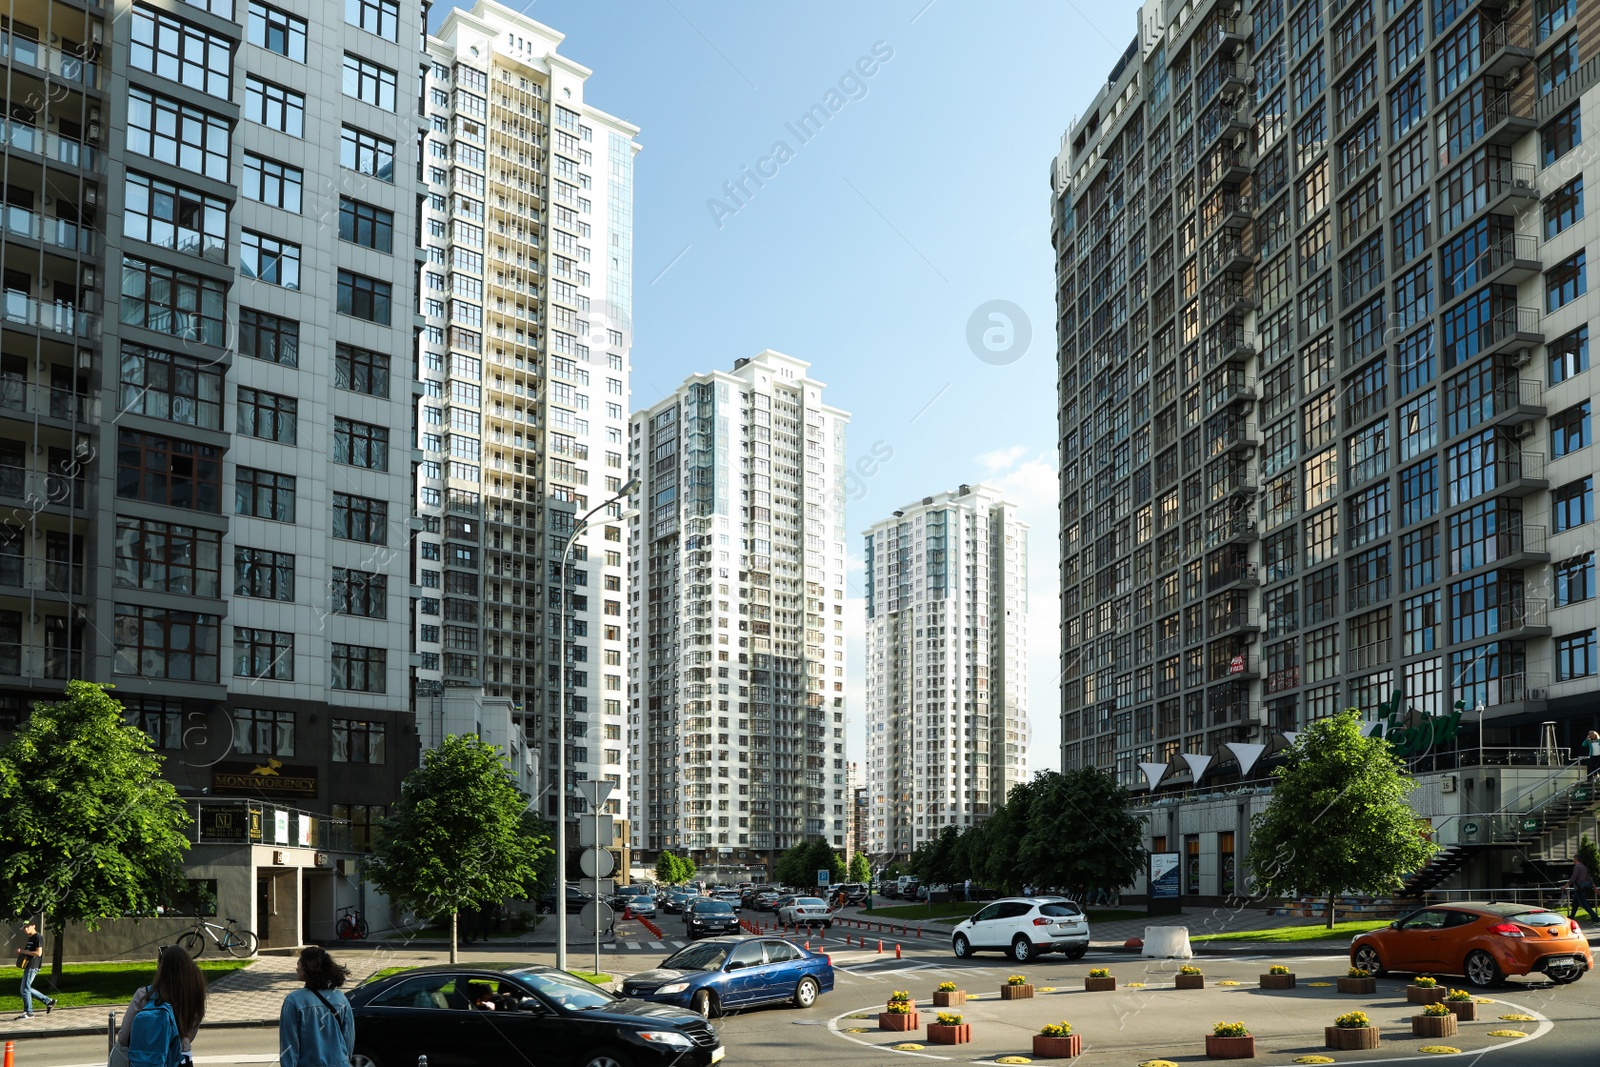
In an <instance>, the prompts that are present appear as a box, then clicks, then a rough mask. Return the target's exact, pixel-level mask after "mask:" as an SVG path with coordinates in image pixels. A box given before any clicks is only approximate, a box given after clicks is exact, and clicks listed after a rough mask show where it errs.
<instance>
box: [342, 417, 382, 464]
mask: <svg viewBox="0 0 1600 1067" xmlns="http://www.w3.org/2000/svg"><path fill="white" fill-rule="evenodd" d="M333 461H334V462H335V463H348V464H349V465H350V466H352V467H365V468H367V469H368V470H375V471H386V470H388V469H389V431H388V430H387V429H385V428H384V427H382V426H373V425H370V424H369V423H365V422H355V421H353V420H351V419H334V420H333Z"/></svg>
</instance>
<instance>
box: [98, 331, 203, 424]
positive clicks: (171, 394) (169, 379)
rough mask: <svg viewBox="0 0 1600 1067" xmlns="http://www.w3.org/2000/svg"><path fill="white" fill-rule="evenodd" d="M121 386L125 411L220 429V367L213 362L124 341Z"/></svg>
mask: <svg viewBox="0 0 1600 1067" xmlns="http://www.w3.org/2000/svg"><path fill="white" fill-rule="evenodd" d="M121 385H122V408H121V409H122V410H123V411H125V412H127V411H131V412H134V413H135V414H139V415H148V416H150V417H151V418H153V419H166V420H167V421H168V422H178V423H183V424H184V425H186V426H200V427H203V428H205V429H207V430H219V429H221V428H222V370H221V368H220V367H218V366H217V365H216V364H215V363H207V362H202V361H201V360H198V359H195V358H193V357H192V356H183V355H178V354H176V353H173V352H163V351H162V350H161V349H159V348H146V347H145V346H144V345H137V344H134V343H133V342H131V341H124V342H122V361H121Z"/></svg>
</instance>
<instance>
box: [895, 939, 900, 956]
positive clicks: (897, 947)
mask: <svg viewBox="0 0 1600 1067" xmlns="http://www.w3.org/2000/svg"><path fill="white" fill-rule="evenodd" d="M894 958H895V959H899V958H900V942H898V941H896V942H895V943H894Z"/></svg>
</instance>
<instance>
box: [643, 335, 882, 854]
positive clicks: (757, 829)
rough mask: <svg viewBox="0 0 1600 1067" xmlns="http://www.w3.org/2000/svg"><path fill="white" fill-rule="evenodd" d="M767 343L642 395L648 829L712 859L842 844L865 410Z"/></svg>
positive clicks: (662, 841)
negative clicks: (847, 479)
mask: <svg viewBox="0 0 1600 1067" xmlns="http://www.w3.org/2000/svg"><path fill="white" fill-rule="evenodd" d="M808 369H809V364H807V363H804V362H802V361H800V360H798V359H794V358H792V357H789V356H785V355H782V354H780V353H778V352H772V351H766V352H762V353H761V354H760V355H757V356H756V357H754V358H753V359H741V360H738V361H737V362H736V363H735V364H734V368H733V370H732V371H712V372H710V373H706V374H696V375H694V376H692V377H690V378H689V379H688V380H686V381H685V382H684V383H683V385H681V386H680V387H679V388H678V389H676V390H675V391H673V392H672V393H671V394H670V395H668V396H667V397H665V398H664V399H662V400H661V401H659V402H657V403H656V404H654V405H652V406H651V407H649V408H647V409H645V410H643V411H639V412H636V413H635V414H634V416H633V433H632V436H631V437H630V439H629V449H630V453H629V454H630V456H631V462H630V469H631V470H632V472H633V475H634V476H635V477H638V478H639V479H640V480H641V486H640V489H639V497H638V499H639V501H640V502H641V508H642V514H640V515H639V517H638V518H636V519H634V520H633V523H632V526H631V528H630V532H629V544H630V548H631V555H630V559H631V563H630V568H632V570H633V575H632V577H633V584H632V589H633V593H632V595H631V598H630V601H629V608H628V613H629V631H630V633H631V640H630V645H629V650H628V652H629V659H628V663H629V678H630V681H629V694H628V696H629V712H628V737H629V741H628V763H629V779H628V780H629V790H630V792H629V806H630V811H631V813H632V816H633V819H632V835H633V838H632V839H633V846H634V848H636V849H646V850H648V851H649V852H652V853H653V852H656V851H658V850H661V849H672V850H674V851H677V852H685V851H687V852H688V853H689V854H690V855H691V856H693V857H694V858H695V859H696V860H697V861H698V862H700V863H701V864H702V865H706V864H708V863H716V862H721V861H724V860H727V861H729V862H739V861H751V862H754V861H757V860H766V861H768V863H769V865H768V868H767V869H768V870H769V871H770V870H771V866H770V861H771V860H773V859H775V858H776V856H777V855H778V854H780V853H781V852H783V850H785V849H787V848H790V847H791V846H793V845H796V844H800V843H803V842H805V841H808V840H813V839H817V838H821V839H823V840H826V841H827V842H829V843H830V844H832V845H833V846H835V847H836V848H838V849H840V850H841V851H843V849H844V846H845V832H846V831H845V828H846V820H847V811H846V808H847V807H848V805H849V803H850V798H849V797H848V796H847V787H846V784H845V756H844V714H845V711H844V691H845V688H844V687H845V647H844V590H845V566H844V564H845V549H844V536H845V535H844V456H845V427H846V424H847V422H848V421H849V416H848V415H847V414H846V413H844V412H843V411H840V410H839V409H837V408H833V407H829V406H828V405H826V404H825V403H823V399H822V394H823V385H822V383H821V382H819V381H816V380H815V379H813V378H811V377H810V376H809V375H808V374H807V371H808Z"/></svg>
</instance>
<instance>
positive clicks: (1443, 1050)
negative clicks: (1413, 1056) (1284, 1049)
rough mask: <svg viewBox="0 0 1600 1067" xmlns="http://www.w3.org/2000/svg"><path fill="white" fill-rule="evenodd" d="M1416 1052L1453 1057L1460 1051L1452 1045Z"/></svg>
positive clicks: (1425, 1046) (1426, 1046) (1427, 1046)
mask: <svg viewBox="0 0 1600 1067" xmlns="http://www.w3.org/2000/svg"><path fill="white" fill-rule="evenodd" d="M1417 1051H1418V1052H1434V1053H1437V1054H1439V1055H1440V1056H1455V1055H1457V1054H1459V1053H1460V1052H1461V1050H1460V1049H1458V1048H1456V1047H1455V1046H1454V1045H1423V1046H1422V1047H1421V1048H1419V1049H1417ZM1328 1062H1329V1063H1332V1062H1333V1061H1332V1060H1329V1061H1328Z"/></svg>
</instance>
